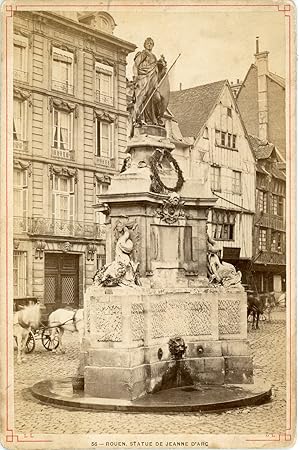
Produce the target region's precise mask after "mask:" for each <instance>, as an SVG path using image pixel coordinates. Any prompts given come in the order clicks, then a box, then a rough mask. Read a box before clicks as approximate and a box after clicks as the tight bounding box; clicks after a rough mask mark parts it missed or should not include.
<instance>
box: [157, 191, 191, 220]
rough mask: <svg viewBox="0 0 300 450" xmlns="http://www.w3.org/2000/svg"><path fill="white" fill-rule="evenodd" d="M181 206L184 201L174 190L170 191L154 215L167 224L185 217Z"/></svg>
mask: <svg viewBox="0 0 300 450" xmlns="http://www.w3.org/2000/svg"><path fill="white" fill-rule="evenodd" d="M183 207H184V202H183V201H182V200H180V196H179V195H178V194H177V193H176V192H172V193H171V194H169V196H168V198H167V199H166V200H164V201H163V205H161V206H160V207H159V208H158V209H157V210H156V212H155V215H156V216H157V217H159V218H160V219H161V220H162V221H164V222H166V223H167V224H169V225H172V224H174V223H176V222H178V220H179V219H184V218H186V215H185V212H184V210H183Z"/></svg>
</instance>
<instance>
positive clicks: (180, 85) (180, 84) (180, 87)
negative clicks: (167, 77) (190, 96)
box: [179, 83, 182, 91]
mask: <svg viewBox="0 0 300 450" xmlns="http://www.w3.org/2000/svg"><path fill="white" fill-rule="evenodd" d="M179 90H180V91H182V83H179Z"/></svg>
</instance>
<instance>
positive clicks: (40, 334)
mask: <svg viewBox="0 0 300 450" xmlns="http://www.w3.org/2000/svg"><path fill="white" fill-rule="evenodd" d="M55 328H58V327H55ZM50 336H51V328H50V327H47V326H46V325H44V324H42V326H41V328H40V329H38V330H36V331H35V332H33V331H30V332H29V336H28V339H27V342H26V344H25V353H32V352H33V350H34V349H35V343H36V341H37V340H41V341H42V344H43V346H44V348H45V349H46V350H47V351H48V352H52V350H56V349H57V347H58V346H59V340H58V334H56V335H55V336H54V338H53V339H52V341H51V338H50Z"/></svg>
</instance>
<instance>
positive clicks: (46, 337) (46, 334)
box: [42, 328, 59, 352]
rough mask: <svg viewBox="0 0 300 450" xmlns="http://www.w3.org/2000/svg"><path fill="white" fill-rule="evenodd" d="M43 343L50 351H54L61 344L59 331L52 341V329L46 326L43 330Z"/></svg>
mask: <svg viewBox="0 0 300 450" xmlns="http://www.w3.org/2000/svg"><path fill="white" fill-rule="evenodd" d="M42 344H43V346H44V347H45V349H46V350H48V352H52V350H55V349H56V348H57V347H58V346H59V340H58V333H57V332H56V334H55V336H54V337H53V339H52V341H51V330H50V329H47V328H45V329H44V330H43V331H42Z"/></svg>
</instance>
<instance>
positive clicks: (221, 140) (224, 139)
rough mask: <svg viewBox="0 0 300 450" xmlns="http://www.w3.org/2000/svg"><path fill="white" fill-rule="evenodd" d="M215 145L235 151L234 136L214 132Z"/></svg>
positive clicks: (222, 132)
mask: <svg viewBox="0 0 300 450" xmlns="http://www.w3.org/2000/svg"><path fill="white" fill-rule="evenodd" d="M215 133H216V145H222V146H223V147H227V148H232V149H236V138H237V136H236V134H231V133H225V131H219V130H216V131H215Z"/></svg>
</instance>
